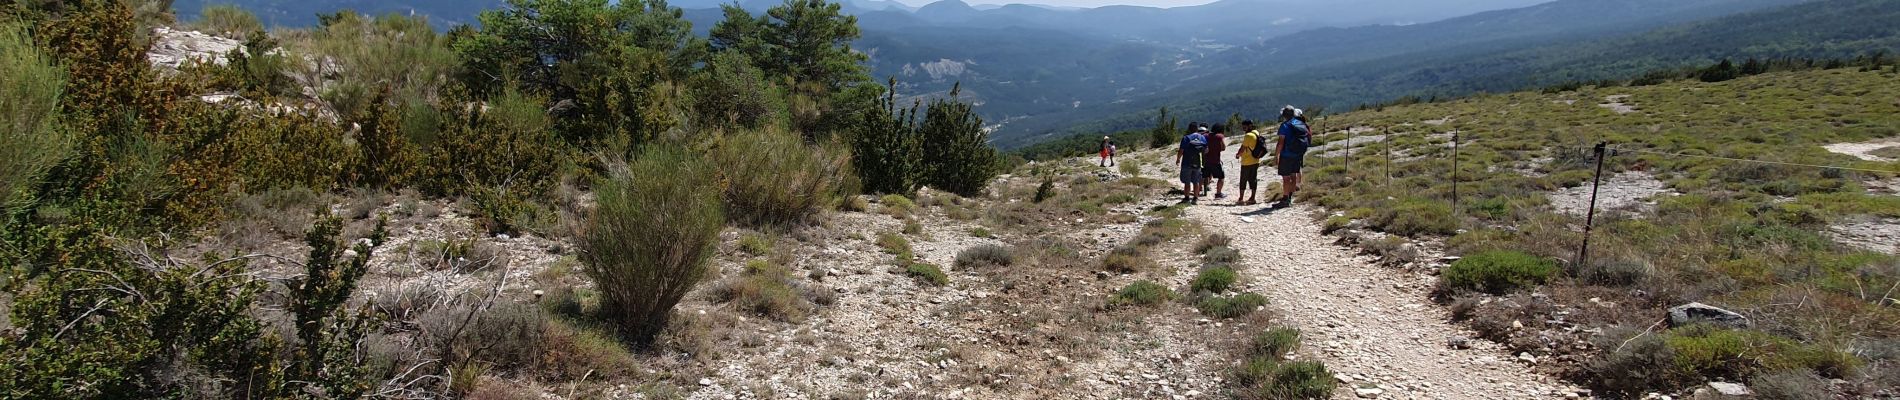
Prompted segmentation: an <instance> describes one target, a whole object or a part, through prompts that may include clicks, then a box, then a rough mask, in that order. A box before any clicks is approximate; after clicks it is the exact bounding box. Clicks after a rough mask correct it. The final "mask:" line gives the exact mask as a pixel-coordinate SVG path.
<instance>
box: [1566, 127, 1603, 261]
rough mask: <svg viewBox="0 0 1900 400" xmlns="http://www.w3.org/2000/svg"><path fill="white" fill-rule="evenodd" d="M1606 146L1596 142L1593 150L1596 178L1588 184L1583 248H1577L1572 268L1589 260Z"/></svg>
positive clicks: (1601, 184)
mask: <svg viewBox="0 0 1900 400" xmlns="http://www.w3.org/2000/svg"><path fill="white" fill-rule="evenodd" d="M1608 145H1609V142H1597V146H1596V149H1595V150H1594V151H1595V152H1596V156H1597V172H1596V177H1595V178H1593V179H1592V181H1593V182H1591V183H1590V210H1589V211H1587V212H1585V213H1584V216H1583V246H1582V247H1578V248H1577V264H1576V265H1574V266H1573V267H1574V268H1582V267H1583V265H1584V263H1585V262H1587V261H1588V260H1589V256H1590V229H1591V228H1593V225H1595V224H1596V219H1597V189H1598V188H1600V187H1602V186H1603V159H1604V152H1603V148H1604V147H1605V146H1608Z"/></svg>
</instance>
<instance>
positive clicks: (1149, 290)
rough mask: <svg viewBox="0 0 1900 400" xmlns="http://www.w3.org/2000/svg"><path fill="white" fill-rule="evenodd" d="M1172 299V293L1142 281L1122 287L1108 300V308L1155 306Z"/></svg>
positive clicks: (1153, 283)
mask: <svg viewBox="0 0 1900 400" xmlns="http://www.w3.org/2000/svg"><path fill="white" fill-rule="evenodd" d="M1173 298H1174V291H1172V290H1168V287H1167V286H1161V284H1159V283H1155V282H1154V281H1148V280H1142V281H1135V283H1130V284H1128V286H1123V287H1122V289H1121V290H1119V291H1116V292H1115V296H1113V297H1110V298H1109V299H1108V306H1109V307H1119V306H1124V305H1141V306H1147V305H1155V304H1160V303H1161V302H1164V301H1168V300H1170V299H1173Z"/></svg>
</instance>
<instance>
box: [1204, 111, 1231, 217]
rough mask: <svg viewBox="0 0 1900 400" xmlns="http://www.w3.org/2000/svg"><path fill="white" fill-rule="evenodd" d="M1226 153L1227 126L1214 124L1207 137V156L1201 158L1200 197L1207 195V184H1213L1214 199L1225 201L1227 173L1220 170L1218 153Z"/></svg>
mask: <svg viewBox="0 0 1900 400" xmlns="http://www.w3.org/2000/svg"><path fill="white" fill-rule="evenodd" d="M1225 151H1227V125H1226V124H1214V131H1213V133H1212V135H1210V136H1208V137H1207V155H1206V156H1204V157H1201V162H1202V163H1203V164H1202V165H1201V195H1202V196H1206V195H1207V184H1208V182H1213V183H1214V198H1216V199H1225V198H1227V194H1226V193H1225V189H1226V188H1227V171H1225V170H1223V169H1222V168H1221V163H1220V153H1221V152H1225Z"/></svg>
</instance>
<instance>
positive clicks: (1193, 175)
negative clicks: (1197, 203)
mask: <svg viewBox="0 0 1900 400" xmlns="http://www.w3.org/2000/svg"><path fill="white" fill-rule="evenodd" d="M1181 183H1183V184H1190V185H1192V184H1199V183H1201V169H1200V168H1191V167H1190V168H1181Z"/></svg>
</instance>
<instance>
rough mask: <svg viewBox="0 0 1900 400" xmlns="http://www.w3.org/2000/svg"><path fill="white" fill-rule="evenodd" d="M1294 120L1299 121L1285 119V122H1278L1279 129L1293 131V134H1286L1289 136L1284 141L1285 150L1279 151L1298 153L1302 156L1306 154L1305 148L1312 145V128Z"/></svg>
mask: <svg viewBox="0 0 1900 400" xmlns="http://www.w3.org/2000/svg"><path fill="white" fill-rule="evenodd" d="M1295 122H1299V121H1297V120H1294V121H1287V122H1281V123H1280V130H1282V131H1289V130H1290V131H1293V133H1294V134H1293V135H1288V136H1289V137H1288V138H1287V141H1286V150H1283V151H1281V152H1282V153H1286V154H1298V155H1302V156H1304V155H1306V148H1308V147H1312V146H1313V130H1312V129H1311V128H1308V127H1307V126H1306V124H1305V123H1298V124H1296V123H1295Z"/></svg>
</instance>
